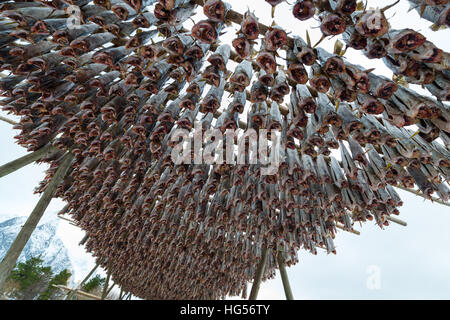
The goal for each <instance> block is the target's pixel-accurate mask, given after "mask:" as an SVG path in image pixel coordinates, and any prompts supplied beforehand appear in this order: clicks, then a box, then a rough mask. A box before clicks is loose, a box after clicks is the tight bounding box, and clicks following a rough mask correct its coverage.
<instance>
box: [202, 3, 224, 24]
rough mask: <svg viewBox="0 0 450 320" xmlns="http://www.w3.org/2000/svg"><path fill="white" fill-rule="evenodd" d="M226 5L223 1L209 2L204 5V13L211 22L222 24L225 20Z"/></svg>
mask: <svg viewBox="0 0 450 320" xmlns="http://www.w3.org/2000/svg"><path fill="white" fill-rule="evenodd" d="M225 11H226V8H225V4H224V3H223V2H222V0H208V1H206V3H205V4H204V5H203V13H204V14H205V16H207V17H208V18H209V19H210V20H211V21H214V22H221V21H224V20H225V13H226V12H225Z"/></svg>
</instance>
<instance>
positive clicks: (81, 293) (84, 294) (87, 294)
mask: <svg viewBox="0 0 450 320" xmlns="http://www.w3.org/2000/svg"><path fill="white" fill-rule="evenodd" d="M53 286H54V287H55V288H59V289H62V290H66V291H69V292H71V291H72V289H70V288H69V287H66V286H63V285H56V284H54V285H53ZM76 294H77V295H80V296H83V297H87V298H91V299H95V300H102V298H100V297H99V296H96V295H93V294H91V293H87V292H84V291H81V290H77V292H76Z"/></svg>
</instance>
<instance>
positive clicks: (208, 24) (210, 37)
mask: <svg viewBox="0 0 450 320" xmlns="http://www.w3.org/2000/svg"><path fill="white" fill-rule="evenodd" d="M191 33H192V36H193V37H194V38H195V39H197V40H199V41H201V42H204V43H208V44H213V43H215V42H216V40H217V31H216V28H215V26H214V25H213V22H212V21H208V20H202V21H200V22H198V23H196V24H195V25H194V26H193V27H192V30H191Z"/></svg>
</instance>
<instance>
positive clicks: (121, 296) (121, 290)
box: [119, 288, 123, 300]
mask: <svg viewBox="0 0 450 320" xmlns="http://www.w3.org/2000/svg"><path fill="white" fill-rule="evenodd" d="M122 298H123V289H122V288H120V293H119V300H122Z"/></svg>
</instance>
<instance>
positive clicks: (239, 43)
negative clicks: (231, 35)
mask: <svg viewBox="0 0 450 320" xmlns="http://www.w3.org/2000/svg"><path fill="white" fill-rule="evenodd" d="M231 44H232V46H233V48H234V49H235V50H236V53H237V54H238V55H239V57H241V58H242V59H245V58H248V57H249V56H250V43H249V42H248V40H247V39H245V38H236V39H234V40H233V41H232V43H231Z"/></svg>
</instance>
